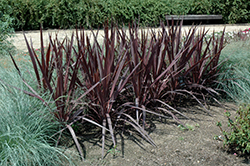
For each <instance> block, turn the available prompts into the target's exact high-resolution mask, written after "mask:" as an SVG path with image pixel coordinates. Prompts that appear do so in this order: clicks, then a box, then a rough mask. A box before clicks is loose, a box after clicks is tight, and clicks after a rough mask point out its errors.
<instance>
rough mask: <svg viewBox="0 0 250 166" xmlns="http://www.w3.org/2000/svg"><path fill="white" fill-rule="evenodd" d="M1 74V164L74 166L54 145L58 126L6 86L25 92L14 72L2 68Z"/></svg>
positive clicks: (36, 103) (37, 104) (29, 99)
mask: <svg viewBox="0 0 250 166" xmlns="http://www.w3.org/2000/svg"><path fill="white" fill-rule="evenodd" d="M0 75H1V77H0V79H1V81H0V93H1V95H0V114H1V116H0V126H1V127H0V165H1V166H8V165H12V166H31V165H39V166H44V165H53V166H54V165H65V164H66V165H71V164H72V163H71V161H70V159H69V158H68V157H67V156H66V155H65V154H63V151H62V149H60V148H56V147H54V146H52V143H53V142H54V141H53V140H52V139H51V138H50V136H51V135H52V134H53V133H55V127H56V126H57V124H56V123H54V122H53V121H52V118H51V115H50V114H48V111H45V110H46V107H45V106H43V105H42V103H41V102H40V101H38V100H37V99H36V98H32V97H29V96H27V95H25V94H24V93H23V92H22V91H19V90H17V89H14V88H12V87H9V86H8V85H6V83H7V84H11V85H13V86H16V87H19V88H21V89H25V86H22V81H21V79H20V77H19V76H18V74H17V73H16V72H15V71H6V69H3V68H2V67H0ZM3 81H4V82H5V83H3Z"/></svg>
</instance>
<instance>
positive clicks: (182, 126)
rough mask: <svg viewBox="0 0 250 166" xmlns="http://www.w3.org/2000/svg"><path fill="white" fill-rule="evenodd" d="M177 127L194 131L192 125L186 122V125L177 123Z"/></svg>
mask: <svg viewBox="0 0 250 166" xmlns="http://www.w3.org/2000/svg"><path fill="white" fill-rule="evenodd" d="M178 128H179V129H180V130H181V131H185V130H190V131H194V126H192V125H189V124H186V126H184V125H182V124H180V125H178Z"/></svg>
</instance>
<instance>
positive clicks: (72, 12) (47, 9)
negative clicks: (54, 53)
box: [0, 0, 250, 30]
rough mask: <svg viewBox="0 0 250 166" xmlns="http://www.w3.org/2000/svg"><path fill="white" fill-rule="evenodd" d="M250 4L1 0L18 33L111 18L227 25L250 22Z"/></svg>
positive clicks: (230, 0)
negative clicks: (175, 18) (191, 19)
mask: <svg viewBox="0 0 250 166" xmlns="http://www.w3.org/2000/svg"><path fill="white" fill-rule="evenodd" d="M249 8H250V1H248V0H157V1H156V0H0V10H1V11H3V13H4V14H8V15H10V16H11V17H12V18H14V28H15V30H21V29H38V28H39V27H40V23H43V26H44V27H45V28H72V27H75V26H76V25H78V26H84V27H89V26H91V27H93V28H97V27H102V24H103V22H104V21H106V20H107V18H111V17H113V18H114V19H115V20H116V21H117V22H118V23H120V24H122V23H125V24H128V23H129V22H131V21H132V20H134V19H136V18H138V17H140V22H141V24H142V25H145V26H156V25H157V26H158V25H159V20H160V19H162V20H163V19H164V17H165V15H169V14H177V15H179V14H182V15H183V14H222V15H223V19H224V20H223V21H224V22H225V23H237V22H250V11H249V10H248V9H249Z"/></svg>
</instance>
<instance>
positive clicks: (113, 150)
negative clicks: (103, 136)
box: [107, 145, 120, 157]
mask: <svg viewBox="0 0 250 166" xmlns="http://www.w3.org/2000/svg"><path fill="white" fill-rule="evenodd" d="M116 147H117V145H115V146H114V147H113V148H111V149H109V150H108V152H107V153H110V154H113V157H116V155H117V152H120V151H119V150H117V149H116Z"/></svg>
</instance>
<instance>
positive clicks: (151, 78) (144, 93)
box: [11, 21, 224, 159]
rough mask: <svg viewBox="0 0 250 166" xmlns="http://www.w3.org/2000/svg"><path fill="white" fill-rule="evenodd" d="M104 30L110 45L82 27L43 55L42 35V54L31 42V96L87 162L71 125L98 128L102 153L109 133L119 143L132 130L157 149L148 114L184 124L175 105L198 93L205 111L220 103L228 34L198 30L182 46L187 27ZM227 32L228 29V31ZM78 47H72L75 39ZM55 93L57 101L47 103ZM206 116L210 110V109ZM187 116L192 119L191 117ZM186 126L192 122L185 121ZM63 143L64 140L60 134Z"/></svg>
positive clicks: (52, 42)
mask: <svg viewBox="0 0 250 166" xmlns="http://www.w3.org/2000/svg"><path fill="white" fill-rule="evenodd" d="M108 25H109V23H106V24H105V25H104V36H103V41H102V42H100V40H99V38H98V33H99V31H97V32H96V33H94V31H92V36H91V37H92V40H91V37H90V36H88V35H86V34H85V32H84V30H81V31H80V32H79V30H76V37H75V36H74V34H72V36H71V39H68V38H65V39H64V40H63V41H59V40H58V39H57V38H56V39H54V40H52V38H51V37H50V39H49V46H48V48H47V50H46V51H45V50H44V46H43V39H42V30H41V54H40V55H39V54H37V52H35V51H34V49H33V48H32V43H30V44H29V43H28V41H27V39H26V37H25V40H26V43H27V47H28V51H29V55H30V59H31V63H32V66H33V69H34V73H35V74H34V76H35V78H36V82H37V85H36V86H35V87H34V86H30V85H29V84H28V83H27V80H26V79H25V78H24V77H23V76H22V73H21V70H20V69H19V67H18V65H17V64H16V63H15V60H14V58H13V56H11V57H12V59H13V62H14V65H15V67H16V69H17V70H18V72H19V74H20V76H21V77H22V80H23V82H24V83H25V84H26V85H27V86H28V88H29V90H30V92H28V91H25V93H26V94H28V95H30V96H33V97H36V98H38V99H40V100H41V101H42V102H43V103H44V104H45V105H46V106H47V107H49V108H50V110H53V109H52V108H55V109H54V110H53V111H52V113H53V115H54V118H55V120H57V121H58V122H60V124H61V125H62V126H64V127H63V128H62V130H60V131H59V132H58V133H60V132H62V131H64V130H65V129H68V130H69V131H70V133H71V135H72V138H73V139H74V141H75V143H76V146H77V149H78V151H79V153H80V155H81V157H82V159H83V153H82V150H81V147H80V144H79V142H78V140H77V137H76V134H75V132H74V128H72V125H73V124H74V125H77V123H75V122H80V123H83V124H86V123H91V124H92V125H95V126H98V127H100V128H101V129H102V131H101V134H102V156H104V146H105V138H106V136H107V135H106V133H107V132H108V133H109V134H110V136H111V138H112V143H113V147H117V145H116V134H117V133H118V132H119V131H121V130H122V131H123V130H125V129H126V127H124V126H125V125H131V126H132V127H133V128H134V129H135V130H136V131H137V132H138V133H140V134H141V136H142V137H143V138H144V139H145V140H146V141H148V142H149V143H150V144H152V145H153V146H156V145H155V143H154V141H153V140H152V139H151V138H150V136H149V135H148V134H147V132H146V130H145V123H146V120H147V119H146V117H147V114H150V115H156V116H161V117H163V118H169V116H171V117H172V118H174V119H175V120H176V121H177V122H178V123H181V124H182V122H181V121H180V120H179V118H178V117H179V116H184V117H186V116H185V115H184V114H183V113H181V112H179V111H178V110H176V109H175V108H174V107H175V105H174V104H173V103H176V102H178V101H180V98H187V97H188V96H191V98H192V99H193V100H194V101H197V102H198V103H199V104H201V105H202V106H204V103H206V100H207V99H208V98H213V99H215V100H216V95H218V93H217V92H216V91H215V90H214V89H213V87H214V84H216V79H217V75H218V73H219V66H220V64H219V63H218V62H219V61H218V60H219V57H220V53H221V50H222V49H223V46H224V45H223V41H224V40H223V34H222V36H221V37H220V38H215V36H214V35H213V36H212V37H211V38H209V39H208V40H207V39H205V37H204V36H205V35H206V33H207V32H206V31H205V30H201V31H198V33H197V27H192V28H191V29H190V30H189V31H188V32H187V34H186V37H185V40H184V41H182V35H181V34H182V23H180V25H178V24H177V25H176V26H175V24H174V21H172V23H171V25H169V24H168V26H167V27H166V26H165V25H164V24H163V23H162V24H161V31H159V32H155V31H153V30H148V31H143V30H141V31H139V24H136V23H134V24H130V25H129V27H128V29H127V30H125V29H124V28H122V29H121V28H119V27H118V26H116V25H115V24H113V23H111V24H110V25H111V26H108ZM223 33H224V31H223ZM75 39H76V41H75V43H76V46H74V45H73V43H74V40H75ZM44 93H48V94H50V95H51V98H52V100H53V101H54V102H53V104H54V105H53V106H54V107H52V106H51V102H48V101H47V98H44V95H43V94H44ZM204 109H205V111H207V112H208V110H206V107H205V106H204ZM186 118H188V117H186ZM182 125H183V126H185V124H182ZM59 138H60V136H59Z"/></svg>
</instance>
